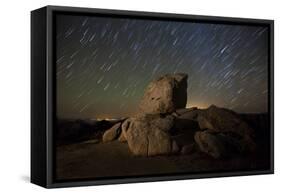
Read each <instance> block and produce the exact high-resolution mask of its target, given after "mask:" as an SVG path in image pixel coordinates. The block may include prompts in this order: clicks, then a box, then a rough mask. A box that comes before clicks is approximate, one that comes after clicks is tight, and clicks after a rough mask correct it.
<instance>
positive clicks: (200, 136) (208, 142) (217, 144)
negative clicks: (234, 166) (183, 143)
mask: <svg viewBox="0 0 281 194" xmlns="http://www.w3.org/2000/svg"><path fill="white" fill-rule="evenodd" d="M194 140H195V142H196V143H197V145H198V146H199V149H200V150H201V151H202V152H205V153H206V154H208V155H211V156H213V157H214V158H219V157H221V156H223V155H224V154H225V153H226V150H225V146H224V144H223V143H222V141H220V139H219V138H218V137H217V136H216V135H214V134H212V133H209V132H207V131H203V132H201V131H199V132H196V133H195V135H194Z"/></svg>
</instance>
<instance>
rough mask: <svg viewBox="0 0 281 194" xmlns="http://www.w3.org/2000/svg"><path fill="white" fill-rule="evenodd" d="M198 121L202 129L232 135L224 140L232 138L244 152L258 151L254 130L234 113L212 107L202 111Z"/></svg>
mask: <svg viewBox="0 0 281 194" xmlns="http://www.w3.org/2000/svg"><path fill="white" fill-rule="evenodd" d="M197 121H198V123H199V126H200V128H201V129H208V131H211V132H219V133H220V135H222V134H224V135H225V134H231V135H230V136H225V137H224V138H223V139H224V140H225V141H228V140H230V139H229V138H227V137H231V140H235V139H236V140H237V141H238V142H239V144H240V145H239V146H240V150H241V151H242V152H252V151H254V150H255V149H256V144H255V142H254V140H253V138H254V131H253V129H252V128H251V127H250V126H249V125H248V124H247V123H246V122H245V121H244V120H243V119H242V118H241V117H240V116H239V115H238V114H237V113H235V112H234V111H231V110H228V109H225V108H219V107H216V106H214V105H212V106H210V107H209V108H207V109H205V110H201V111H200V113H199V114H198V116H197ZM228 143H230V144H231V142H228Z"/></svg>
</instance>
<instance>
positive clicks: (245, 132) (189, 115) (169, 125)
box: [103, 74, 256, 158]
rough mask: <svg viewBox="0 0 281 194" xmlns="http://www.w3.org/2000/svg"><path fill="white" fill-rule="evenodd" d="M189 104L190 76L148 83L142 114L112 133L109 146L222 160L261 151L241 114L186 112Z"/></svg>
mask: <svg viewBox="0 0 281 194" xmlns="http://www.w3.org/2000/svg"><path fill="white" fill-rule="evenodd" d="M186 102H187V75H186V74H169V75H164V76H162V77H160V78H158V79H156V80H154V81H152V82H151V83H150V84H149V85H148V87H147V89H146V91H145V93H144V96H143V98H142V100H141V102H140V104H139V110H140V111H139V113H138V114H137V115H136V116H134V117H131V118H128V119H126V120H125V121H122V122H119V123H117V124H115V125H114V126H113V127H111V128H110V129H109V130H107V131H106V132H105V133H104V135H103V142H108V141H113V140H116V139H118V141H120V142H127V143H128V147H129V149H130V151H131V152H132V153H133V154H134V155H137V156H154V155H162V154H174V153H181V154H185V155H186V154H190V153H192V152H194V151H195V150H197V151H198V150H200V151H201V152H204V153H206V154H208V155H210V156H212V157H214V158H220V157H225V156H232V154H235V153H242V152H252V151H254V150H255V147H256V144H255V142H254V131H253V129H252V128H251V127H250V126H249V125H248V124H247V123H246V122H244V120H243V119H242V118H241V117H240V116H239V115H238V114H237V113H235V112H233V111H231V110H228V109H224V108H219V107H216V106H214V105H212V106H210V107H209V108H207V109H198V108H196V107H193V108H185V107H186Z"/></svg>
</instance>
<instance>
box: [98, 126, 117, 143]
mask: <svg viewBox="0 0 281 194" xmlns="http://www.w3.org/2000/svg"><path fill="white" fill-rule="evenodd" d="M120 133H121V122H120V123H117V124H115V125H113V127H111V128H110V129H108V130H107V131H105V133H104V134H103V136H102V141H103V142H109V141H113V140H115V139H117V138H118V136H119V135H120Z"/></svg>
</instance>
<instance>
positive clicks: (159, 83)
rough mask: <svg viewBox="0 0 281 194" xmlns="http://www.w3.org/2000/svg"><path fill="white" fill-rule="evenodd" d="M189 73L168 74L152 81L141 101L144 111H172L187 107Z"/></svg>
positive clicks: (141, 110) (142, 110) (141, 109)
mask: <svg viewBox="0 0 281 194" xmlns="http://www.w3.org/2000/svg"><path fill="white" fill-rule="evenodd" d="M187 77H188V76H187V74H183V73H178V74H168V75H164V76H161V77H160V78H158V79H156V80H154V81H152V82H150V84H149V85H148V87H147V88H146V91H145V93H144V96H143V98H142V100H141V102H140V105H139V110H140V112H142V113H149V114H154V113H172V112H174V111H175V110H176V109H179V108H185V107H186V102H187Z"/></svg>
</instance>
